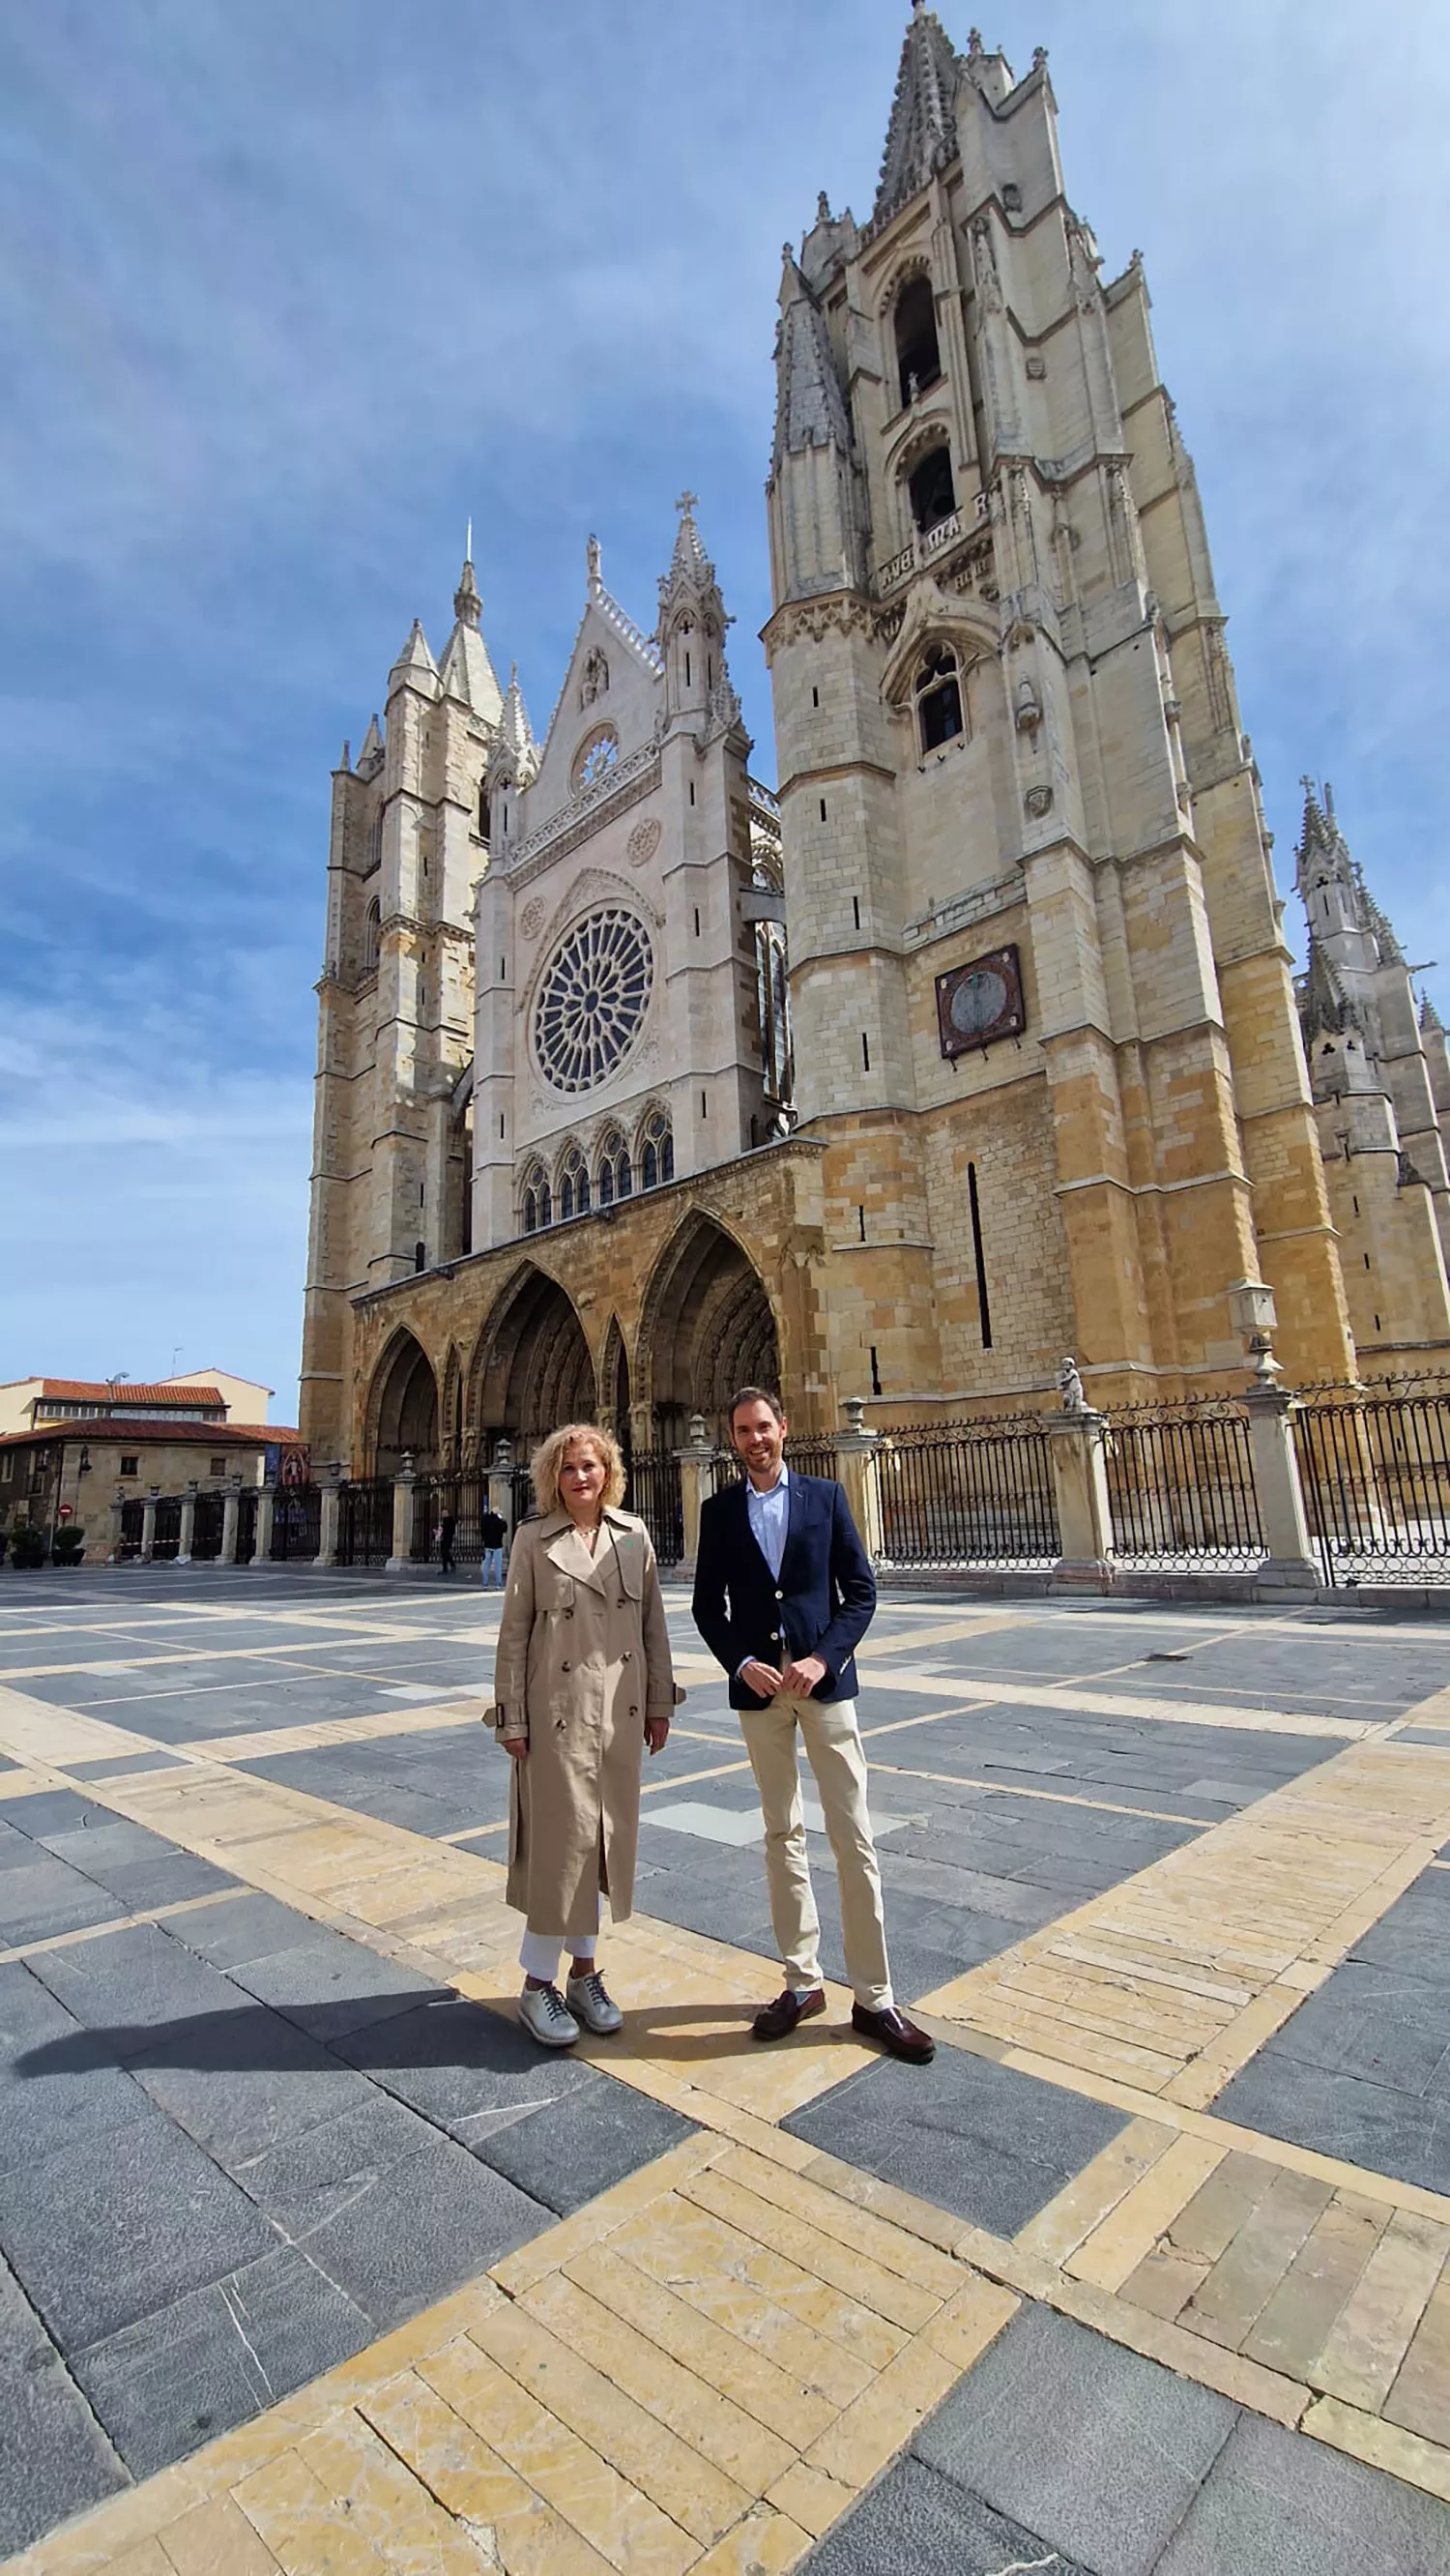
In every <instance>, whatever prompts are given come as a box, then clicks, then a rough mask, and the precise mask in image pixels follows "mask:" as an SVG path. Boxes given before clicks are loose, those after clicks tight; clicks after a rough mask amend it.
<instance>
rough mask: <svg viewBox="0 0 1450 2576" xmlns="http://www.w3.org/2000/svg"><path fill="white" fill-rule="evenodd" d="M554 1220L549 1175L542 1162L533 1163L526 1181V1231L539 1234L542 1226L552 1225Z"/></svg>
mask: <svg viewBox="0 0 1450 2576" xmlns="http://www.w3.org/2000/svg"><path fill="white" fill-rule="evenodd" d="M553 1222H554V1204H553V1193H552V1191H551V1190H550V1188H549V1175H548V1173H547V1172H546V1171H545V1169H544V1166H543V1164H542V1163H533V1164H531V1165H530V1167H529V1173H528V1177H527V1179H526V1180H525V1182H524V1232H525V1234H537V1233H538V1232H539V1229H540V1227H541V1226H546V1225H552V1224H553Z"/></svg>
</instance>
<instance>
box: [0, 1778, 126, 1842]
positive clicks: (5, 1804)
mask: <svg viewBox="0 0 1450 2576" xmlns="http://www.w3.org/2000/svg"><path fill="white" fill-rule="evenodd" d="M0 1817H3V1818H4V1820H5V1822H6V1824H8V1825H14V1826H16V1827H17V1828H18V1830H19V1831H20V1832H21V1833H22V1834H29V1836H30V1838H31V1840H32V1842H35V1841H38V1840H39V1839H40V1837H41V1836H42V1835H44V1834H72V1833H79V1832H80V1830H81V1827H82V1826H83V1825H111V1824H114V1823H115V1821H116V1820H115V1817H114V1816H113V1815H112V1813H111V1810H110V1808H109V1807H97V1806H93V1805H92V1804H91V1801H90V1800H89V1799H88V1798H82V1797H78V1796H77V1794H76V1792H75V1790H74V1789H33V1790H32V1791H31V1792H30V1794H29V1796H28V1797H23V1798H5V1799H0Z"/></svg>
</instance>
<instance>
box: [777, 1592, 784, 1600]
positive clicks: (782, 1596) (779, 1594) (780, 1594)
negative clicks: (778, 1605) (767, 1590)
mask: <svg viewBox="0 0 1450 2576" xmlns="http://www.w3.org/2000/svg"><path fill="white" fill-rule="evenodd" d="M775 1597H776V1599H777V1601H783V1600H784V1599H785V1594H784V1593H783V1592H777V1594H776V1596H775Z"/></svg>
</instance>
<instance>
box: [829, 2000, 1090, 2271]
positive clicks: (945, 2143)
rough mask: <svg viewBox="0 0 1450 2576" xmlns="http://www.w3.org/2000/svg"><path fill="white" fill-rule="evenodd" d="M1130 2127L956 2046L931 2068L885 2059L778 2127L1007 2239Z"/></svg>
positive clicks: (1061, 2091) (1071, 2095)
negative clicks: (1125, 2128) (1119, 2133)
mask: <svg viewBox="0 0 1450 2576" xmlns="http://www.w3.org/2000/svg"><path fill="white" fill-rule="evenodd" d="M1126 2124H1127V2114H1126V2113H1124V2112H1121V2111H1112V2110H1109V2109H1108V2108H1106V2106H1105V2105H1104V2104H1102V2103H1099V2102H1089V2101H1086V2100H1085V2099H1083V2097H1082V2096H1081V2095H1079V2094H1076V2093H1069V2092H1067V2091H1065V2090H1064V2089H1063V2088H1062V2087H1060V2086H1058V2085H1056V2084H1044V2083H1041V2082H1039V2080H1038V2078H1037V2077H1036V2076H1035V2075H1024V2074H1021V2073H1020V2072H1019V2071H1018V2070H1017V2069H1016V2068H1015V2067H1010V2066H1000V2065H998V2064H997V2063H996V2061H995V2060H994V2059H992V2058H987V2057H975V2056H973V2055H972V2054H971V2053H970V2052H969V2051H968V2050H966V2049H962V2048H951V2047H942V2048H938V2050H937V2053H936V2057H935V2059H934V2060H933V2062H932V2064H931V2065H930V2066H903V2065H901V2064H900V2063H899V2061H897V2060H895V2059H892V2058H885V2057H883V2058H882V2059H881V2061H880V2063H879V2064H877V2065H875V2066H869V2067H866V2068H863V2069H862V2070H861V2072H860V2073H858V2074H856V2075H850V2076H848V2077H847V2078H846V2081H845V2082H844V2083H843V2084H838V2085H837V2086H836V2087H835V2088H834V2090H833V2091H831V2092H829V2093H825V2094H822V2095H821V2097H820V2099H819V2100H818V2101H815V2102H811V2103H808V2104H807V2106H806V2108H805V2109H804V2110H802V2111H797V2112H795V2113H794V2114H793V2115H792V2117H791V2118H790V2119H788V2120H785V2121H783V2122H782V2123H781V2125H782V2127H783V2128H786V2129H789V2130H791V2131H792V2132H793V2133H794V2135H795V2136H796V2137H798V2138H809V2139H810V2140H811V2141H812V2143H813V2144H814V2145H816V2146H818V2147H821V2148H823V2149H824V2150H825V2151H826V2153H827V2154H829V2155H833V2156H840V2157H841V2158H843V2159H844V2161H845V2162H846V2163H848V2164H853V2165H860V2166H862V2167H864V2169H865V2171H866V2172H867V2173H874V2174H876V2175H878V2176H879V2178H880V2179H881V2180H882V2181H883V2182H890V2183H895V2184H897V2185H898V2186H899V2188H900V2189H901V2190H903V2191H910V2192H915V2193H916V2194H917V2196H918V2198H919V2199H922V2200H929V2201H934V2202H935V2203H936V2205H937V2207H938V2208H939V2209H950V2210H953V2211H955V2212H956V2214H957V2216H958V2217H960V2218H965V2219H967V2220H969V2221H970V2222H971V2223H972V2224H973V2225H974V2226H978V2227H987V2228H990V2229H991V2230H992V2231H993V2233H994V2234H995V2235H998V2236H1015V2235H1016V2233H1017V2230H1018V2228H1019V2227H1024V2226H1025V2225H1026V2223H1027V2221H1028V2219H1029V2218H1034V2217H1035V2216H1036V2214H1037V2212H1038V2210H1039V2209H1044V2208H1045V2207H1046V2205H1047V2203H1048V2201H1049V2200H1052V2199H1054V2198H1055V2197H1056V2195H1057V2193H1058V2192H1059V2191H1061V2190H1062V2189H1063V2187H1064V2185H1065V2184H1067V2183H1069V2182H1070V2181H1071V2180H1072V2178H1073V2176H1074V2174H1078V2173H1081V2171H1082V2169H1083V2166H1084V2165H1086V2164H1089V2163H1091V2161H1092V2158H1093V2157H1094V2156H1095V2155H1097V2154H1098V2153H1099V2152H1100V2150H1101V2149H1102V2148H1103V2147H1105V2146H1107V2145H1108V2143H1109V2142H1110V2140H1111V2139H1113V2138H1115V2137H1116V2136H1117V2135H1118V2132H1119V2130H1120V2129H1122V2128H1124V2127H1125V2126H1126Z"/></svg>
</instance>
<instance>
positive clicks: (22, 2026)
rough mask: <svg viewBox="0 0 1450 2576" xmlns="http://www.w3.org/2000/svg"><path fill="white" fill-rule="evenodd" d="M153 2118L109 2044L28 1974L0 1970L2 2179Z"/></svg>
mask: <svg viewBox="0 0 1450 2576" xmlns="http://www.w3.org/2000/svg"><path fill="white" fill-rule="evenodd" d="M27 2060H28V2061H30V2062H29V2063H27ZM46 2060H50V2061H52V2062H50V2063H46V2062H45V2061H46ZM149 2111H150V2106H149V2104H148V2103H147V2100H146V2096H145V2094H144V2093H143V2092H142V2090H141V2088H140V2086H139V2085H138V2084H134V2083H133V2082H132V2080H131V2078H130V2076H129V2075H127V2074H126V2073H125V2072H124V2070H123V2069H122V2068H121V2067H120V2066H119V2065H118V2064H117V2062H116V2060H115V2058H114V2056H113V2055H112V2053H111V2051H110V2050H109V2049H107V2048H106V2046H105V2044H104V2042H102V2041H100V2040H98V2039H97V2038H96V2037H95V2036H94V2035H93V2034H91V2033H89V2032H87V2031H84V2030H82V2029H81V2027H80V2025H79V2024H78V2023H77V2022H76V2021H75V2020H74V2019H73V2018H72V2016H71V2014H69V2013H68V2012H66V2011H65V2009H64V2007H63V2006H62V2005H61V2004H59V2003H57V2001H56V1999H55V1997H54V1996H53V1995H52V1994H51V1993H50V1992H49V1991H48V1989H47V1988H46V1987H44V1986H42V1985H41V1984H40V1983H39V1982H38V1980H37V1979H36V1978H35V1977H33V1976H32V1975H31V1973H30V1971H29V1969H28V1968H27V1967H24V1966H23V1965H21V1964H20V1963H19V1962H16V1961H12V1962H11V1963H10V1964H9V1965H8V1966H5V1967H0V2175H4V2174H8V2173H10V2172H12V2171H14V2170H15V2169H16V2168H17V2167H18V2166H22V2165H34V2164H36V2163H38V2162H40V2161H41V2160H42V2159H43V2158H44V2157H46V2156H48V2155H52V2154H53V2153H54V2152H55V2150H56V2149H57V2148H58V2147H63V2146H68V2145H70V2144H72V2143H73V2142H74V2141H75V2140H77V2139H79V2138H88V2137H95V2136H99V2135H101V2134H103V2133H104V2132H105V2131H107V2130H111V2129H120V2128H125V2127H126V2126H127V2125H128V2124H129V2123H130V2122H132V2121H135V2120H144V2119H146V2118H147V2117H148V2116H149Z"/></svg>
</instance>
